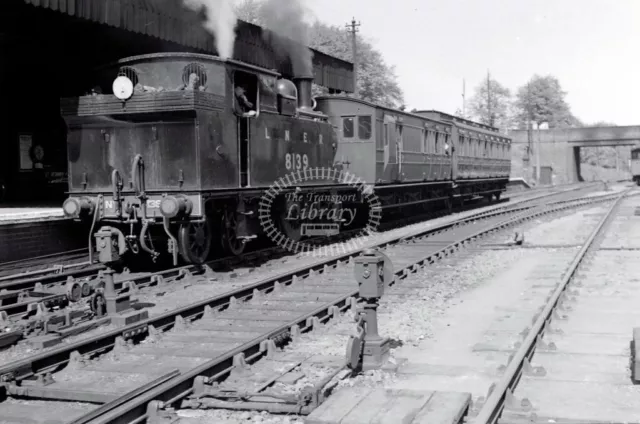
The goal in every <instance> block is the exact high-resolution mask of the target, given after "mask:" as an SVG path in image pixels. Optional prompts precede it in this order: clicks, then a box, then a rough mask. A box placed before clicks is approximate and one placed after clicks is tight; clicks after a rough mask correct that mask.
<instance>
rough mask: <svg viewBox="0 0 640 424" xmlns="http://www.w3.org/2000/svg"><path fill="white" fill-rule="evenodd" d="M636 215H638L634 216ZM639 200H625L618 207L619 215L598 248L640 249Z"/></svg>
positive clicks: (632, 198) (635, 198) (633, 198)
mask: <svg viewBox="0 0 640 424" xmlns="http://www.w3.org/2000/svg"><path fill="white" fill-rule="evenodd" d="M636 213H638V215H636ZM639 222H640V198H638V197H637V196H635V197H631V198H628V199H625V200H624V201H623V203H622V205H620V214H618V216H616V218H615V219H614V220H613V222H612V223H611V227H610V229H609V231H607V235H606V236H605V239H604V240H603V241H602V244H601V245H600V247H602V248H618V247H620V246H624V247H626V248H640V226H639V225H638V223H639Z"/></svg>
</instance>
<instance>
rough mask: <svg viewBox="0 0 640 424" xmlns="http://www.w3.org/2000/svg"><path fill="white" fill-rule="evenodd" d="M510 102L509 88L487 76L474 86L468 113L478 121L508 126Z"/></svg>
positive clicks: (503, 126) (495, 125) (493, 125)
mask: <svg viewBox="0 0 640 424" xmlns="http://www.w3.org/2000/svg"><path fill="white" fill-rule="evenodd" d="M510 103H511V92H510V91H509V89H508V88H506V87H505V86H503V85H502V84H500V83H499V82H498V81H496V80H494V79H492V78H490V77H489V76H487V79H486V81H483V82H482V83H480V85H478V87H476V89H475V93H474V95H473V97H472V98H471V99H470V100H469V113H470V115H471V119H474V120H476V121H478V122H480V123H483V124H486V125H491V126H492V127H500V128H505V127H508V126H509V121H510V119H509V118H510V117H509V106H510Z"/></svg>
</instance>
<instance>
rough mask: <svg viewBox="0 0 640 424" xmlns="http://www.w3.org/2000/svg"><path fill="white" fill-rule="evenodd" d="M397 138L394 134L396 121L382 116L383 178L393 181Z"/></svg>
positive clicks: (395, 169)
mask: <svg viewBox="0 0 640 424" xmlns="http://www.w3.org/2000/svg"><path fill="white" fill-rule="evenodd" d="M397 144H398V139H397V136H396V121H395V119H393V118H392V117H391V116H388V115H385V117H384V168H383V169H384V171H383V179H384V180H385V181H393V180H394V179H395V177H396V175H397V167H398V150H397V149H398V147H397Z"/></svg>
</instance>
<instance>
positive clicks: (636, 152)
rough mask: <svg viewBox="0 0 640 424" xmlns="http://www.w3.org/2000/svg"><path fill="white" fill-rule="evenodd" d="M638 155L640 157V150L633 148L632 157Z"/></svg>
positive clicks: (634, 157)
mask: <svg viewBox="0 0 640 424" xmlns="http://www.w3.org/2000/svg"><path fill="white" fill-rule="evenodd" d="M638 157H640V150H632V151H631V159H638Z"/></svg>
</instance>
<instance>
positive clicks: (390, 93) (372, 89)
mask: <svg viewBox="0 0 640 424" xmlns="http://www.w3.org/2000/svg"><path fill="white" fill-rule="evenodd" d="M266 4H267V3H266V2H265V1H261V0H243V1H242V2H241V3H240V4H239V5H238V6H237V9H236V13H237V15H238V17H239V19H242V20H244V21H247V22H251V23H253V24H256V25H261V26H264V22H265V20H264V10H263V9H262V8H263V7H265V5H266ZM308 30H309V47H312V48H314V49H317V50H319V51H321V52H323V53H326V54H328V55H331V56H335V57H337V58H340V59H343V60H347V61H349V62H351V61H352V60H353V58H352V51H351V35H350V34H349V33H348V32H347V31H345V30H342V29H341V28H338V27H335V26H329V25H326V24H323V23H321V22H318V21H316V22H315V23H314V24H313V25H311V26H310V27H309V28H308ZM357 44H358V59H359V60H358V62H359V63H358V70H357V71H358V92H357V93H354V97H356V98H359V99H362V100H367V101H370V102H373V103H376V104H379V105H382V106H388V107H399V106H401V105H403V104H404V94H403V93H402V89H401V88H400V85H399V83H398V80H397V76H396V74H395V69H394V67H393V66H389V65H387V64H386V62H385V61H384V58H383V57H382V54H381V53H380V52H379V51H377V50H376V49H375V48H374V47H373V45H372V44H371V43H370V42H368V41H367V40H366V39H364V38H363V37H361V36H359V35H358V36H357ZM327 92H328V90H327V89H325V88H324V87H319V86H315V85H314V89H313V94H314V95H321V94H327Z"/></svg>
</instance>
